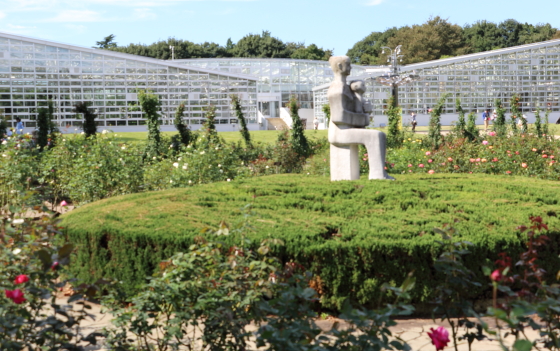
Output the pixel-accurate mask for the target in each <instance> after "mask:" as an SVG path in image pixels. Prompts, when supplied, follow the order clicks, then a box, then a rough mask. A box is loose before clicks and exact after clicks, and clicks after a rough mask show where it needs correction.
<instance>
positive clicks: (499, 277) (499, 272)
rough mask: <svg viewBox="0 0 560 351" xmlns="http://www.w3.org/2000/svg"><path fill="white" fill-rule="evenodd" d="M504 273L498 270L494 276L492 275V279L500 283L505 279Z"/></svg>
mask: <svg viewBox="0 0 560 351" xmlns="http://www.w3.org/2000/svg"><path fill="white" fill-rule="evenodd" d="M503 278H504V277H503V276H502V272H501V271H500V270H499V269H496V270H495V271H494V272H492V274H490V279H492V281H495V282H499V281H501V280H502V279H503Z"/></svg>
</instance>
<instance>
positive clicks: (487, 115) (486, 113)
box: [482, 110, 490, 132]
mask: <svg viewBox="0 0 560 351" xmlns="http://www.w3.org/2000/svg"><path fill="white" fill-rule="evenodd" d="M482 121H483V122H484V131H485V132H486V131H488V122H489V121H490V110H484V112H483V113H482Z"/></svg>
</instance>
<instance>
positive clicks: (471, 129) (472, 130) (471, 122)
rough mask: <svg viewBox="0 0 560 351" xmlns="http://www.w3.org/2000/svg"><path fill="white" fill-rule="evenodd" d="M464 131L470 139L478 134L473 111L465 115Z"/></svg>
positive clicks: (473, 138)
mask: <svg viewBox="0 0 560 351" xmlns="http://www.w3.org/2000/svg"><path fill="white" fill-rule="evenodd" d="M465 132H466V135H467V138H468V139H469V140H470V141H475V140H477V139H478V137H479V136H480V132H479V131H478V127H477V126H476V114H475V113H474V112H471V113H469V115H468V117H467V128H466V130H465Z"/></svg>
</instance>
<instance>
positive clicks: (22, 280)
mask: <svg viewBox="0 0 560 351" xmlns="http://www.w3.org/2000/svg"><path fill="white" fill-rule="evenodd" d="M28 281H29V277H28V276H26V275H25V274H20V275H18V276H17V277H16V279H15V280H14V284H23V283H27V282H28Z"/></svg>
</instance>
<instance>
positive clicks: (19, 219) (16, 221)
mask: <svg viewBox="0 0 560 351" xmlns="http://www.w3.org/2000/svg"><path fill="white" fill-rule="evenodd" d="M12 223H13V224H15V225H18V224H23V218H18V219H14V220H13V222H12Z"/></svg>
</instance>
